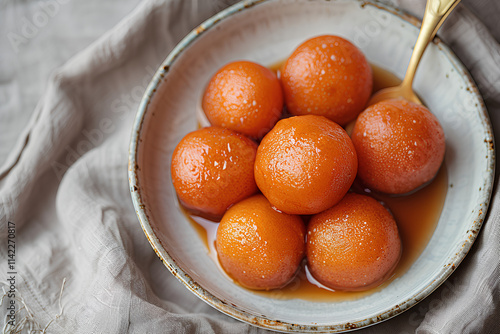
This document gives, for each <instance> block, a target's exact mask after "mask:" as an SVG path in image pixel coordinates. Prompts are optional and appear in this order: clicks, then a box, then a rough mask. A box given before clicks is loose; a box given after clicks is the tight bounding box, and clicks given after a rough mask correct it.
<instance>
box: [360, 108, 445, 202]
mask: <svg viewBox="0 0 500 334" xmlns="http://www.w3.org/2000/svg"><path fill="white" fill-rule="evenodd" d="M352 141H353V144H354V147H355V148H356V152H357V154H358V160H359V166H358V176H359V178H360V179H361V181H362V182H363V183H364V184H365V185H366V186H367V187H368V188H371V189H372V190H376V191H379V192H383V193H388V194H405V193H408V192H411V191H413V190H415V189H417V188H418V187H420V186H422V185H424V184H425V183H427V182H429V181H431V180H432V179H433V178H434V176H435V175H436V174H437V172H438V170H439V168H440V166H441V164H442V162H443V159H444V153H445V137H444V132H443V128H442V127H441V125H440V124H439V121H438V119H437V118H436V117H435V116H434V115H433V114H432V113H431V112H430V111H429V109H427V108H426V107H424V106H422V105H420V104H416V103H413V102H408V101H406V100H403V99H393V100H385V101H381V102H379V103H376V104H374V105H372V106H370V107H368V108H367V109H366V110H364V111H363V112H362V113H361V114H360V115H359V117H358V119H357V120H356V123H355V125H354V129H353V132H352Z"/></svg>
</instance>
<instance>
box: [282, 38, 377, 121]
mask: <svg viewBox="0 0 500 334" xmlns="http://www.w3.org/2000/svg"><path fill="white" fill-rule="evenodd" d="M281 81H282V83H283V91H284V93H285V102H286V106H287V108H288V110H289V112H290V113H291V114H293V115H309V114H312V115H322V116H325V117H327V118H329V119H331V120H332V121H334V122H336V123H338V124H340V125H342V126H344V125H346V124H347V123H349V122H350V121H352V120H354V119H355V118H356V116H357V115H358V114H359V113H360V112H361V111H362V110H363V109H364V107H365V105H366V103H367V102H368V99H369V98H370V95H371V92H372V85H373V76H372V70H371V67H370V64H369V63H368V61H367V60H366V58H365V56H364V55H363V53H362V52H361V51H360V50H359V49H358V48H357V47H356V46H354V45H353V44H352V43H351V42H349V41H347V40H345V39H343V38H342V37H338V36H331V35H325V36H319V37H315V38H312V39H309V40H307V41H306V42H304V43H303V44H301V45H300V46H299V47H298V48H297V49H296V50H295V51H294V52H293V53H292V55H291V56H290V57H289V58H288V59H287V61H286V62H285V64H284V65H283V68H282V73H281Z"/></svg>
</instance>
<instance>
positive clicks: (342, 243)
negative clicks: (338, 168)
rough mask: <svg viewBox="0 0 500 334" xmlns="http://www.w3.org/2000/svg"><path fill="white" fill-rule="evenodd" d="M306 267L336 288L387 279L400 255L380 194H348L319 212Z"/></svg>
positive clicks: (309, 240)
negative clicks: (374, 196)
mask: <svg viewBox="0 0 500 334" xmlns="http://www.w3.org/2000/svg"><path fill="white" fill-rule="evenodd" d="M306 254H307V261H308V262H307V267H308V269H309V271H310V273H311V274H312V276H313V277H314V278H315V279H316V280H317V281H319V282H320V283H322V284H324V285H325V286H327V287H329V288H331V289H334V290H348V291H356V290H366V289H369V288H372V287H375V286H377V285H380V284H381V283H383V282H384V281H385V280H386V279H387V278H389V276H390V274H391V273H392V272H393V270H394V269H395V267H396V265H397V263H398V262H399V258H400V256H401V240H400V237H399V232H398V228H397V225H396V222H395V221H394V218H393V217H392V215H391V213H390V212H389V211H388V210H387V209H386V208H385V207H384V206H382V204H380V203H379V202H377V201H376V200H375V199H373V198H371V197H369V196H365V195H359V194H355V193H349V194H347V195H346V196H345V197H344V199H342V201H340V202H339V203H338V204H337V205H335V206H334V207H332V208H330V209H328V210H326V211H323V212H321V213H319V214H317V215H314V216H313V217H312V218H311V220H310V222H309V225H308V228H307V245H306Z"/></svg>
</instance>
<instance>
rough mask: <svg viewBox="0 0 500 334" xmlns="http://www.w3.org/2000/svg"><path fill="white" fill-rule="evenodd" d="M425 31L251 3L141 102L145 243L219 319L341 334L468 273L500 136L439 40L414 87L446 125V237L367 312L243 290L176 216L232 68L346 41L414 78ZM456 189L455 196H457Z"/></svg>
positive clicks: (133, 167)
mask: <svg viewBox="0 0 500 334" xmlns="http://www.w3.org/2000/svg"><path fill="white" fill-rule="evenodd" d="M418 25H419V22H418V20H416V19H415V18H412V17H409V16H407V15H405V14H403V13H401V12H400V11H398V10H396V9H394V8H391V7H387V6H386V5H382V4H380V3H377V2H372V1H348V0H332V1H325V0H312V1H306V0H303V1H299V0H289V1H285V0H268V1H243V2H241V3H238V4H237V5H235V6H232V7H230V8H228V9H226V10H225V11H223V12H221V13H219V14H218V15H216V16H214V17H213V18H211V19H209V20H208V21H206V22H204V23H203V24H202V25H200V26H199V27H198V28H196V29H195V30H194V31H193V32H191V33H190V34H189V35H188V36H186V38H185V39H184V40H182V42H181V43H180V44H179V45H178V46H177V47H176V48H175V49H174V50H173V51H172V52H171V53H170V54H169V55H168V57H167V58H166V60H165V61H164V62H163V64H162V66H161V67H160V68H159V69H158V71H157V72H156V74H155V76H154V78H153V79H152V81H151V83H150V85H149V87H148V89H147V92H146V94H145V96H144V98H143V100H142V102H141V105H140V107H139V111H138V113H137V117H136V120H135V124H134V129H133V135H132V140H131V145H130V157H129V159H130V160H129V178H130V190H131V194H132V199H133V202H134V205H135V209H136V211H137V215H138V217H139V221H140V224H141V226H142V229H143V230H144V233H145V234H146V236H147V237H148V239H149V241H150V243H151V246H152V247H153V248H154V250H155V252H156V253H157V254H158V256H159V257H160V258H161V260H162V261H163V263H164V264H165V266H166V267H167V268H168V269H169V270H170V271H171V272H172V273H173V274H174V275H175V276H176V277H177V278H178V279H179V280H180V281H181V282H182V283H184V285H185V286H186V287H187V288H188V289H190V290H191V291H192V292H193V293H194V294H196V295H197V296H198V297H200V298H201V299H203V300H204V301H205V302H207V303H209V304H210V305H212V306H213V307H215V308H217V309H219V310H220V311H222V312H224V313H226V314H228V315H230V316H232V317H234V318H236V319H240V320H242V321H246V322H248V323H250V324H254V325H257V326H260V327H263V328H267V329H272V330H280V331H285V332H341V331H347V330H351V329H354V328H361V327H365V326H369V325H372V324H375V323H377V322H380V321H383V320H386V319H389V318H391V317H393V316H395V315H397V314H399V313H401V312H403V311H404V310H406V309H408V308H410V307H412V306H413V305H415V304H416V303H417V302H419V301H420V300H422V299H423V298H425V297H426V296H428V295H429V294H430V293H431V292H432V291H433V290H434V289H436V288H437V287H438V286H439V285H440V284H442V283H443V282H444V281H445V280H446V279H447V277H448V276H450V274H451V273H452V272H453V270H454V269H455V268H456V267H457V266H458V265H459V263H460V262H461V261H462V259H463V258H464V257H465V255H466V254H467V252H468V251H469V249H470V247H471V245H472V243H473V242H474V240H475V238H476V236H477V234H478V232H479V230H480V228H481V224H482V222H483V219H484V217H485V214H486V211H487V207H488V202H489V198H490V194H491V190H492V184H493V173H494V147H493V134H492V130H491V126H490V122H489V119H488V115H487V112H486V110H485V107H484V104H483V101H482V99H481V97H480V95H479V93H478V90H477V88H476V86H475V84H474V82H473V81H472V79H471V77H470V76H469V74H468V72H467V70H466V69H465V68H464V66H463V65H462V64H461V63H460V61H459V60H458V59H457V57H456V56H455V55H454V54H453V53H452V52H451V51H450V49H449V48H448V47H446V46H445V45H444V44H443V43H442V42H441V41H440V40H439V39H435V40H434V43H431V45H430V46H429V48H428V49H427V51H426V53H425V55H424V57H423V59H422V62H421V65H420V68H419V70H418V72H417V76H416V79H415V83H414V88H415V90H416V91H417V93H418V94H419V95H420V96H421V97H422V98H423V99H424V101H426V104H427V105H428V107H429V108H430V109H431V110H432V111H433V112H434V114H435V115H436V116H437V117H438V118H439V120H440V122H441V124H442V125H443V128H444V131H445V134H446V142H447V151H446V157H445V160H446V165H447V168H448V180H449V185H450V187H449V189H448V193H447V195H446V200H445V203H444V208H443V211H442V214H441V218H440V220H439V222H438V225H437V227H436V230H435V232H434V234H433V236H432V238H431V240H430V241H429V243H428V245H427V247H426V248H425V250H424V251H423V253H422V254H421V255H420V257H419V258H418V259H417V261H416V262H415V263H414V264H413V265H412V266H411V268H410V269H409V270H408V271H407V272H406V274H404V275H403V276H401V277H399V278H397V279H395V280H394V281H392V282H391V283H390V284H389V285H388V286H387V287H385V288H384V289H382V290H380V291H377V292H375V293H373V294H371V295H368V296H366V297H363V298H362V299H358V300H351V301H344V302H332V303H327V302H311V301H305V300H298V299H294V300H283V299H272V298H266V297H263V296H261V295H258V294H254V293H252V292H251V291H248V290H245V289H243V288H241V287H240V286H238V285H236V284H233V283H232V282H231V281H230V280H229V279H228V278H227V277H226V276H225V275H224V274H223V273H222V272H221V270H220V269H219V268H218V267H217V265H216V263H215V262H214V261H212V260H211V259H210V258H209V255H208V252H207V249H206V246H205V245H204V243H203V241H202V240H201V239H200V237H199V236H198V234H197V232H196V231H195V230H194V228H193V227H192V225H191V224H190V222H189V221H188V220H187V219H186V217H185V216H184V215H183V213H182V212H181V211H180V210H179V208H178V207H177V205H176V198H175V192H174V189H173V186H172V183H171V176H170V162H171V156H172V152H173V150H174V148H175V146H176V144H177V143H178V142H179V141H180V139H181V138H182V137H183V136H184V135H185V134H187V133H188V132H190V131H192V130H195V129H196V128H197V108H198V104H199V100H200V98H201V94H202V91H203V89H204V86H205V85H206V83H207V82H208V80H209V78H210V77H211V76H212V75H213V73H214V72H215V71H216V70H217V69H218V68H220V67H221V66H222V65H224V64H226V63H227V62H229V61H233V60H238V59H247V60H252V61H256V62H258V63H261V64H263V65H272V64H274V63H276V62H278V61H281V60H283V59H285V58H286V57H287V56H288V55H289V54H290V53H291V52H292V50H293V49H294V48H295V47H297V46H298V45H299V44H300V43H301V42H303V41H305V40H306V39H308V38H310V37H313V36H316V35H320V34H336V35H340V36H343V37H345V38H347V39H349V40H351V41H352V42H353V43H355V44H356V45H357V46H358V47H359V48H360V49H361V50H362V51H363V52H364V53H365V55H366V56H367V58H368V59H369V61H370V62H372V63H374V64H376V65H378V66H380V67H383V68H385V69H387V70H389V71H391V72H393V73H394V74H396V75H398V76H399V77H403V75H404V72H405V69H406V65H407V63H408V60H409V58H410V54H411V51H412V47H413V44H414V42H415V40H416V38H417V35H418ZM451 185H452V186H451Z"/></svg>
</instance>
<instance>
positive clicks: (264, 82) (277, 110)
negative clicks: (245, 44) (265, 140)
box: [202, 61, 283, 139]
mask: <svg viewBox="0 0 500 334" xmlns="http://www.w3.org/2000/svg"><path fill="white" fill-rule="evenodd" d="M202 107H203V110H204V112H205V115H206V116H207V118H208V120H209V121H210V124H212V125H216V126H221V127H224V128H227V129H231V130H235V131H238V132H241V133H243V134H245V135H247V136H249V137H251V138H254V139H260V138H262V137H263V136H264V135H265V134H266V133H267V132H268V131H269V130H270V129H271V128H272V127H273V126H274V124H276V122H277V121H278V119H279V118H280V116H281V113H282V110H283V92H282V89H281V85H280V82H279V80H278V78H277V77H276V75H275V74H274V73H273V72H272V71H271V70H270V69H268V68H266V67H264V66H261V65H259V64H256V63H253V62H250V61H236V62H233V63H229V64H227V65H225V66H224V67H222V68H221V69H220V70H219V71H217V73H215V75H214V76H213V77H212V79H211V80H210V82H209V83H208V86H207V88H206V89H205V93H204V95H203V102H202Z"/></svg>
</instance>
